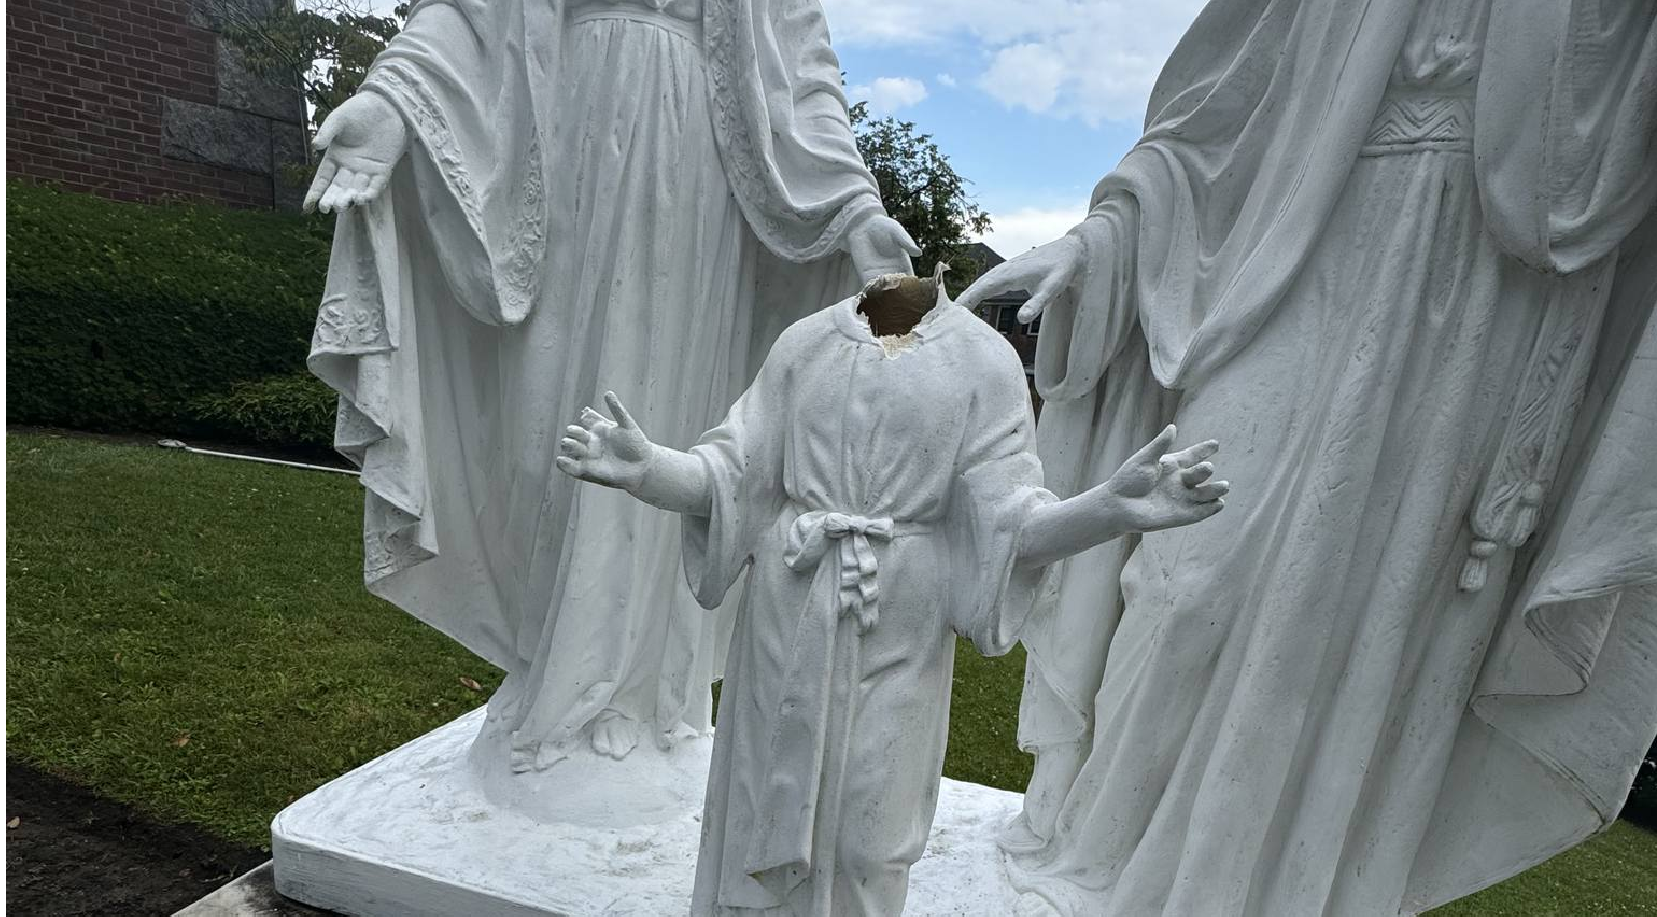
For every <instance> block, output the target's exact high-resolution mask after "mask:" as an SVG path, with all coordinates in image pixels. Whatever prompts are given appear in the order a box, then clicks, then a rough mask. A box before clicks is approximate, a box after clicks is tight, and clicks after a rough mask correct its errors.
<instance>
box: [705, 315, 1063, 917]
mask: <svg viewBox="0 0 1657 917" xmlns="http://www.w3.org/2000/svg"><path fill="white" fill-rule="evenodd" d="M857 302H858V300H857V299H855V298H854V299H851V300H847V301H845V302H842V303H840V304H838V305H835V306H833V307H831V308H829V309H827V310H824V311H822V312H819V313H817V314H816V315H813V316H811V317H809V318H807V319H805V320H803V321H801V322H800V323H798V324H796V325H795V326H793V327H792V328H790V329H789V330H788V331H787V332H785V333H784V334H783V336H782V337H781V339H780V340H778V342H777V345H776V347H775V349H774V350H773V351H772V353H771V355H770V357H768V358H767V360H766V361H765V364H764V366H763V367H762V368H761V370H760V372H759V376H758V378H757V379H756V380H755V382H754V385H753V386H752V387H751V388H750V389H749V390H748V391H747V392H746V393H745V394H744V395H743V396H742V398H741V399H740V400H739V401H738V402H737V404H736V405H735V406H734V407H733V408H732V409H731V412H730V414H729V415H728V416H727V417H726V419H725V422H724V423H723V424H721V425H720V426H719V427H718V428H716V429H714V430H712V431H710V432H709V433H708V434H707V435H706V436H704V437H703V439H702V441H701V443H699V444H698V445H697V446H696V447H695V448H694V449H693V450H692V451H693V454H695V455H697V456H698V457H700V458H701V460H702V462H703V464H704V466H705V467H706V469H707V473H708V477H709V480H710V481H711V482H712V492H713V502H712V512H711V514H710V515H707V516H686V517H685V522H684V525H685V539H684V546H685V565H686V570H687V572H688V573H689V575H690V580H691V585H692V587H693V589H694V590H695V592H696V596H697V598H698V600H700V601H701V603H702V604H703V605H704V606H705V607H709V608H712V607H715V606H716V605H718V604H719V602H720V601H721V599H722V598H723V597H724V595H725V592H726V590H727V589H728V588H729V587H730V586H731V584H732V583H733V582H734V581H735V580H736V579H737V577H738V574H739V573H740V572H741V571H742V570H743V569H744V568H745V567H747V568H748V569H749V572H748V579H747V586H746V594H745V597H744V601H743V602H742V604H741V610H740V612H739V617H738V621H737V627H736V633H735V637H734V639H733V642H732V645H731V658H730V665H729V668H728V669H727V671H726V675H725V682H724V688H723V690H722V691H721V693H720V699H719V732H718V735H717V736H716V738H715V743H714V754H713V768H712V772H711V774H710V775H709V779H708V792H707V802H706V807H705V811H704V815H703V828H702V830H703V834H702V845H701V852H700V855H699V856H698V859H697V874H696V888H695V894H694V898H693V904H692V908H691V912H692V914H695V915H698V917H713V915H720V917H737V915H760V914H774V915H790V917H807V915H816V917H886V915H895V914H899V913H902V911H903V901H904V896H905V893H906V891H907V886H908V874H909V867H910V866H911V865H912V864H913V863H914V862H915V861H916V860H917V859H919V858H920V855H921V852H922V849H923V847H924V846H925V843H926V837H927V832H928V829H929V827H930V826H931V823H932V815H933V811H934V809H935V807H936V804H937V799H938V779H939V775H940V772H941V770H942V767H943V756H944V746H945V743H946V739H947V734H948V725H949V692H950V676H951V672H952V669H953V664H954V652H955V642H954V641H955V634H957V633H960V634H962V635H965V636H967V637H969V638H971V639H972V640H973V641H974V642H975V644H976V645H977V646H978V647H979V648H980V649H981V650H983V651H984V652H986V653H997V654H999V653H1005V652H1006V651H1007V650H1008V649H1009V648H1010V647H1011V645H1012V643H1013V641H1014V640H1015V639H1016V638H1017V634H1018V631H1019V629H1020V628H1021V627H1022V626H1023V624H1024V620H1025V617H1026V616H1027V615H1028V614H1029V613H1030V610H1031V609H1032V608H1033V606H1034V599H1035V595H1036V592H1037V590H1038V588H1039V586H1040V583H1041V579H1042V576H1043V571H1042V570H1040V569H1028V568H1024V567H1021V566H1020V565H1018V564H1017V563H1016V560H1017V557H1018V535H1019V533H1020V531H1021V530H1022V526H1023V522H1024V520H1025V519H1026V517H1027V516H1028V515H1029V512H1030V510H1031V509H1032V508H1033V507H1034V506H1036V505H1038V504H1039V503H1041V502H1043V501H1045V500H1048V499H1051V494H1050V493H1049V492H1048V491H1047V490H1046V489H1045V488H1043V487H1042V478H1041V465H1040V463H1039V462H1038V461H1037V460H1036V458H1035V455H1034V453H1033V451H1032V447H1033V439H1034V425H1035V424H1034V418H1033V416H1032V413H1031V407H1030V400H1029V396H1028V393H1027V389H1026V387H1025V385H1026V384H1025V382H1024V374H1023V368H1022V366H1021V364H1020V362H1019V359H1018V357H1017V355H1016V354H1015V353H1014V352H1013V350H1012V348H1011V347H1009V346H1008V345H1007V343H1006V342H1005V341H1003V340H1002V339H1001V338H1000V337H999V336H998V335H997V334H996V333H995V331H994V330H993V329H992V328H990V327H989V326H988V325H986V324H984V323H983V322H982V321H979V320H978V319H977V318H976V317H975V316H973V315H972V314H970V313H968V312H967V311H966V310H964V309H962V308H960V307H958V306H956V305H954V304H953V303H950V302H948V301H947V300H946V301H943V302H941V303H940V304H939V305H938V306H937V307H936V308H935V309H934V310H933V311H932V312H931V313H929V314H928V316H927V317H926V318H925V319H923V320H922V322H921V324H920V325H919V326H917V328H916V329H915V331H914V332H913V333H912V336H911V337H910V339H909V340H908V341H907V342H906V343H904V344H899V345H894V344H892V343H891V342H890V341H888V343H886V344H885V345H883V344H882V343H881V342H879V341H877V339H876V338H874V337H873V336H872V335H871V334H870V331H869V326H868V324H867V322H866V321H865V320H864V319H863V318H862V316H860V315H859V314H858V313H857V311H856V307H857Z"/></svg>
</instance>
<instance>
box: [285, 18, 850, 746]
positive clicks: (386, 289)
mask: <svg viewBox="0 0 1657 917" xmlns="http://www.w3.org/2000/svg"><path fill="white" fill-rule="evenodd" d="M839 84H840V72H839V66H838V63H837V62H836V59H835V56H834V53H833V51H832V50H831V49H830V47H829V44H828V33H827V29H826V26H825V24H824V21H823V17H822V13H821V10H820V9H819V8H818V5H817V3H816V0H672V2H671V3H665V4H663V3H650V2H645V0H489V2H483V0H426V2H423V3H418V4H416V5H415V9H414V11H413V14H412V17H411V19H410V22H409V25H408V27H407V28H406V29H405V30H404V31H403V32H402V33H401V34H400V35H398V36H397V37H396V39H394V40H393V41H392V42H391V44H390V46H389V48H388V49H387V50H386V52H385V53H384V54H383V55H382V56H381V57H380V58H379V59H378V60H377V61H376V62H375V64H374V66H373V68H372V69H371V71H370V74H369V76H368V78H367V80H366V82H365V84H364V86H365V89H364V91H367V92H376V93H379V94H380V95H382V96H383V97H384V98H386V99H388V100H389V101H390V102H391V103H392V105H393V106H394V107H395V108H396V109H397V110H398V111H399V112H400V113H401V115H402V116H403V118H404V119H405V121H406V122H407V124H408V126H409V130H410V135H411V137H412V140H413V142H412V144H411V146H412V149H411V151H410V153H409V155H408V156H407V157H405V159H404V160H403V162H401V163H400V164H399V165H398V166H397V167H396V169H395V171H394V173H393V176H392V180H391V184H390V187H389V189H388V192H387V193H386V194H385V195H384V196H382V197H381V199H379V200H378V201H376V202H374V203H373V204H372V205H370V206H367V207H365V208H357V209H353V210H351V211H349V212H346V213H344V214H342V215H341V217H340V220H339V225H338V230H337V233H336V240H335V251H334V257H333V262H332V265H331V269H330V275H329V284H328V290H327V294H326V299H325V302H324V304H323V308H322V311H321V316H320V318H319V321H318V325H317V333H316V338H315V344H314V348H313V354H312V359H311V366H312V368H313V370H314V371H315V372H316V373H317V374H318V375H319V376H320V377H321V378H322V379H323V380H324V381H326V382H327V383H328V384H329V385H331V386H332V387H334V388H335V389H337V390H338V391H339V392H340V395H341V401H340V412H339V426H338V433H337V444H338V446H339V448H340V449H341V450H342V451H343V452H344V453H345V454H346V455H348V456H350V457H351V458H352V459H354V460H355V461H357V462H358V463H359V464H360V465H361V467H362V469H363V483H364V486H365V488H366V491H367V504H366V511H365V526H364V544H365V552H364V553H365V558H364V562H365V571H364V572H365V579H366V581H367V583H368V585H369V588H370V589H371V590H372V591H373V592H374V593H375V594H377V595H380V596H382V597H385V598H387V599H389V600H391V601H392V602H394V603H396V604H397V605H399V606H401V607H402V608H404V609H405V610H407V611H409V612H411V613H413V614H414V615H416V616H417V617H419V618H421V619H422V620H424V621H426V622H427V623H429V624H431V625H433V626H435V627H437V628H438V629H440V630H442V631H443V632H444V633H446V634H448V635H449V636H451V637H453V638H455V639H456V640H458V641H460V642H461V643H463V644H464V645H466V646H467V647H468V648H469V649H471V650H472V651H474V652H476V653H478V654H479V655H481V656H483V657H484V658H485V659H488V660H489V661H491V662H493V663H495V664H497V665H499V666H501V667H503V668H504V669H506V671H507V680H506V682H505V684H504V685H503V687H502V690H501V691H500V692H498V693H497V694H496V696H495V697H494V698H492V699H491V702H490V714H489V723H490V728H491V729H492V730H493V732H492V733H491V734H493V735H499V736H503V737H505V741H507V742H508V743H509V746H510V755H511V761H512V763H513V766H514V767H515V768H516V769H520V770H522V769H527V768H534V767H541V766H547V765H549V764H551V763H554V762H556V761H557V760H559V759H560V758H561V757H563V756H564V755H566V754H567V753H568V752H569V750H570V749H571V747H572V746H573V745H574V744H575V743H577V742H579V741H580V740H581V739H582V738H583V737H584V736H585V735H586V730H587V728H588V726H589V724H590V723H592V722H593V721H594V720H595V719H596V718H601V717H606V716H620V717H623V718H625V719H626V720H629V721H631V722H633V723H635V724H638V725H639V727H641V728H642V729H643V730H645V731H647V732H649V733H653V734H654V735H655V736H656V737H657V739H658V741H661V742H663V743H667V742H670V741H671V739H672V738H673V736H674V735H676V734H681V733H682V731H683V730H685V729H686V728H687V727H688V728H690V729H696V730H705V729H706V728H707V727H708V726H709V725H710V724H709V718H710V713H711V709H710V704H709V703H708V700H707V696H708V685H709V683H710V682H711V681H712V680H713V679H715V678H716V677H717V676H718V669H719V666H720V655H721V654H722V652H723V650H724V645H725V638H726V635H727V634H728V627H729V620H728V617H722V616H720V615H717V614H713V615H710V614H706V613H704V612H703V611H702V610H701V609H699V608H697V607H696V605H695V603H694V602H692V601H691V600H690V599H689V597H688V596H687V595H686V594H685V590H684V587H683V572H682V569H681V566H680V562H679V547H678V528H677V526H676V524H674V523H673V521H672V520H671V519H670V518H668V517H666V516H664V515H663V514H661V513H659V512H656V511H654V510H652V509H650V508H649V507H645V506H642V505H640V504H637V502H636V501H633V500H631V499H629V498H627V497H626V496H625V495H624V494H620V493H612V492H608V491H600V490H597V489H592V488H583V489H580V490H577V488H576V485H575V482H574V481H573V480H572V479H570V478H568V477H566V476H564V475H561V474H557V473H556V472H555V471H554V468H553V460H554V458H555V455H556V451H557V443H558V440H559V438H560V436H561V435H562V433H561V430H562V428H563V426H564V425H565V424H567V423H569V422H570V421H571V419H572V418H574V417H575V416H576V415H577V412H578V411H579V409H580V408H581V406H583V405H586V404H592V403H597V402H598V400H599V399H600V398H601V396H602V394H603V390H604V389H603V388H601V386H604V387H609V388H613V389H614V390H615V391H617V392H618V393H619V394H620V396H621V397H622V398H623V399H625V400H626V401H627V403H628V404H630V405H632V406H633V410H634V411H635V412H636V414H637V416H638V418H639V420H640V422H641V423H643V424H644V425H645V426H646V428H647V429H649V430H651V432H652V434H654V435H656V436H657V437H659V438H660V439H662V440H663V441H664V442H689V441H692V440H693V439H694V438H695V437H696V436H697V434H698V433H699V432H700V431H702V430H705V429H707V427H708V426H709V425H710V424H712V423H713V422H714V421H715V420H716V419H717V418H718V416H719V412H720V411H722V410H723V409H724V407H725V406H726V405H728V404H729V403H730V402H731V400H732V398H734V397H735V395H736V394H737V393H738V392H740V391H741V390H742V388H743V386H744V385H745V384H746V383H747V381H748V380H749V379H750V378H751V375H752V371H753V368H754V367H755V366H757V360H755V359H753V355H754V354H761V355H762V354H763V353H764V352H765V348H766V346H767V345H768V344H769V342H770V340H771V339H772V338H773V337H774V336H775V334H776V333H777V331H778V330H780V329H781V328H783V327H786V326H787V324H788V323H789V322H791V321H792V320H793V319H795V318H797V317H799V316H800V315H802V314H805V313H806V312H807V311H809V310H810V308H811V305H812V304H818V305H820V304H821V303H824V302H831V301H834V300H835V299H838V298H839V297H841V296H843V295H845V293H846V292H848V291H849V290H850V289H851V288H852V285H853V284H854V283H855V278H854V277H853V276H852V273H851V270H850V267H849V262H848V259H846V258H845V256H844V255H840V254H837V252H839V251H840V250H841V249H842V248H843V245H844V240H845V236H846V234H847V232H848V231H850V230H851V229H852V228H854V227H856V226H857V225H858V224H859V222H860V221H863V220H866V219H868V218H870V217H871V216H873V215H875V214H878V213H880V212H881V207H880V201H879V196H878V191H877V189H876V186H875V183H874V180H873V178H872V177H871V176H870V175H869V173H868V171H867V170H866V169H865V168H864V166H863V163H862V161H861V159H860V157H859V156H858V153H857V150H856V146H855V143H854V140H853V136H852V132H851V128H850V124H849V121H848V118H847V111H846V103H845V100H844V98H843V96H842V95H841V93H840V88H839Z"/></svg>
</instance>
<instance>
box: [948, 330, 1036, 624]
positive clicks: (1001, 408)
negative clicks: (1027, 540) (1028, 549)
mask: <svg viewBox="0 0 1657 917" xmlns="http://www.w3.org/2000/svg"><path fill="white" fill-rule="evenodd" d="M973 330H974V331H978V330H979V329H977V328H974V329H973ZM979 337H980V338H982V340H981V342H980V343H979V344H978V346H979V348H980V349H981V351H982V353H981V356H980V357H979V358H977V359H974V360H973V361H971V362H970V363H967V364H965V365H971V366H975V367H977V366H981V367H983V368H982V370H980V371H979V374H978V376H977V378H976V379H975V384H974V386H973V389H972V398H973V404H972V409H971V412H970V413H969V414H968V418H967V424H966V435H965V439H964V440H963V442H962V443H961V449H960V453H959V455H958V457H957V459H956V468H957V475H956V478H955V488H954V492H953V493H952V494H951V495H950V509H949V515H948V521H947V525H948V538H949V540H950V546H951V551H952V556H953V567H954V570H955V576H954V577H953V578H952V579H953V582H954V585H955V591H954V595H952V596H950V607H951V609H952V615H953V619H952V623H953V626H954V628H955V631H956V632H957V633H959V634H960V635H961V636H963V637H966V638H967V639H969V640H971V641H972V642H973V645H974V646H976V647H978V651H979V652H981V653H983V654H985V655H987V656H1000V655H1002V654H1004V653H1006V652H1007V651H1009V650H1011V649H1012V647H1013V644H1015V643H1017V642H1018V641H1019V640H1020V638H1021V637H1022V635H1023V631H1024V629H1025V626H1026V625H1027V624H1028V623H1029V621H1030V619H1031V617H1032V614H1033V613H1034V612H1035V609H1036V607H1037V600H1038V597H1039V596H1040V595H1041V593H1042V591H1043V588H1042V587H1043V585H1044V583H1045V580H1046V577H1047V568H1046V567H1035V568H1031V567H1026V566H1022V565H1020V564H1019V562H1018V561H1019V549H1020V538H1019V535H1020V533H1021V532H1022V531H1023V528H1024V523H1025V522H1026V521H1028V520H1029V518H1030V513H1031V511H1032V510H1034V509H1035V508H1036V507H1037V506H1040V505H1042V504H1045V503H1048V502H1051V501H1052V500H1053V494H1052V492H1051V491H1049V490H1047V488H1046V487H1045V486H1044V485H1043V482H1042V471H1041V462H1040V460H1038V459H1037V458H1036V454H1035V427H1036V419H1035V414H1034V412H1033V411H1032V410H1031V407H1030V396H1029V390H1028V387H1027V384H1026V382H1025V378H1024V366H1023V363H1022V362H1021V361H1020V360H1019V358H1018V354H1017V353H1015V352H1014V351H1013V349H1012V347H1011V346H1009V345H1008V344H1007V342H1006V341H1004V340H1002V339H1001V338H1000V336H999V335H996V334H995V333H994V332H993V331H991V330H990V329H989V327H988V326H985V327H984V329H983V331H982V333H981V334H980V335H979Z"/></svg>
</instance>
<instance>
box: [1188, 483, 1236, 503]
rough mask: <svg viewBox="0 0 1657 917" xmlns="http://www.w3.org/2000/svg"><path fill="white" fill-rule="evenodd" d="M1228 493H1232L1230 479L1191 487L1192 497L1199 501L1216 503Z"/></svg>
mask: <svg viewBox="0 0 1657 917" xmlns="http://www.w3.org/2000/svg"><path fill="white" fill-rule="evenodd" d="M1228 493H1231V483H1230V482H1229V481H1209V482H1208V483H1206V484H1198V485H1197V486H1195V487H1193V488H1191V499H1193V500H1195V501H1197V502H1198V503H1215V502H1218V501H1219V500H1220V498H1221V497H1224V496H1225V495H1226V494H1228Z"/></svg>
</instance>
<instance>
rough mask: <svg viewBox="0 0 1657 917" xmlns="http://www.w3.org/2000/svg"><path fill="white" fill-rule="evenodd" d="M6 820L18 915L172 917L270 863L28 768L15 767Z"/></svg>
mask: <svg viewBox="0 0 1657 917" xmlns="http://www.w3.org/2000/svg"><path fill="white" fill-rule="evenodd" d="M6 819H7V825H8V827H7V829H6V904H7V906H8V909H9V910H10V911H11V912H12V913H14V914H32V915H36V917H81V915H93V914H97V915H108V914H124V915H131V917H149V915H159V917H165V915H169V914H172V913H173V912H174V911H177V910H178V909H180V908H182V907H185V906H186V905H188V904H190V903H191V902H193V901H196V900H197V899H199V898H201V897H202V896H204V895H206V894H208V893H209V892H212V891H213V890H214V889H216V888H218V887H219V886H221V885H224V884H225V883H226V882H229V881H230V880H231V879H234V878H235V877H237V876H239V875H241V874H242V873H244V872H246V871H248V870H249V869H252V868H253V867H255V866H258V865H259V864H260V863H263V862H264V861H265V860H266V859H267V858H268V856H269V855H268V854H266V853H265V852H263V851H261V850H257V849H255V848H252V847H243V846H241V845H238V844H232V843H230V842H228V841H224V840H220V839H219V838H216V837H213V836H212V835H210V834H208V833H207V832H205V831H202V830H201V829H199V828H195V827H192V826H189V825H160V824H155V823H154V822H151V821H150V820H148V819H146V818H144V817H143V816H142V815H140V814H139V813H138V812H137V811H136V810H134V809H132V808H130V807H128V806H124V805H122V804H120V803H117V802H112V801H110V800H108V799H104V798H102V797H100V796H98V795H96V794H94V793H92V792H90V791H88V790H87V789H85V788H83V787H79V786H76V785H75V784H72V783H69V782H67V781H64V780H61V779H59V778H57V777H54V776H52V775H50V774H47V773H45V772H43V771H40V770H37V769H35V768H33V767H30V766H28V765H26V764H23V763H21V762H18V761H8V762H7V765H6ZM13 821H15V822H16V824H17V827H15V828H13V827H9V825H10V824H11V823H12V822H13Z"/></svg>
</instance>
